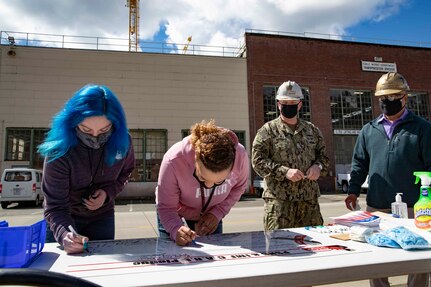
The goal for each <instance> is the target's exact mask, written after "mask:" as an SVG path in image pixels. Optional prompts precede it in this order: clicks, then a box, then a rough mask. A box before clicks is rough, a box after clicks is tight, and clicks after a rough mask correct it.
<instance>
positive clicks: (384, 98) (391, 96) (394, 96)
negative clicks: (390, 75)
mask: <svg viewBox="0 0 431 287" xmlns="http://www.w3.org/2000/svg"><path fill="white" fill-rule="evenodd" d="M404 96H405V94H393V95H387V96H381V97H379V101H384V100H389V101H391V102H392V101H395V100H399V99H402V98H403V97H404Z"/></svg>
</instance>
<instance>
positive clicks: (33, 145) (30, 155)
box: [5, 128, 48, 169]
mask: <svg viewBox="0 0 431 287" xmlns="http://www.w3.org/2000/svg"><path fill="white" fill-rule="evenodd" d="M47 131H48V129H45V128H6V153H5V161H26V162H29V164H28V166H29V167H30V168H36V169H42V168H43V157H42V156H40V155H39V153H38V152H37V147H38V146H39V145H40V144H41V143H42V142H43V140H44V139H45V135H46V133H47Z"/></svg>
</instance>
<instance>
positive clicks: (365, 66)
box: [361, 61, 397, 73]
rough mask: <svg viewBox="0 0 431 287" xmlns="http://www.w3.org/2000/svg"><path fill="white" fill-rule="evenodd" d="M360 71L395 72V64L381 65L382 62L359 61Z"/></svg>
mask: <svg viewBox="0 0 431 287" xmlns="http://www.w3.org/2000/svg"><path fill="white" fill-rule="evenodd" d="M361 63H362V71H368V72H385V73H388V72H397V64H395V63H383V62H370V61H361Z"/></svg>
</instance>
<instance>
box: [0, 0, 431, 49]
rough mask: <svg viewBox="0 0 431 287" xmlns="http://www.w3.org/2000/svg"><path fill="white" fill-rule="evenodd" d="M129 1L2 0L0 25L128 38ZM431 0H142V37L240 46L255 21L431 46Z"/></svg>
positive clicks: (267, 26)
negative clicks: (190, 39)
mask: <svg viewBox="0 0 431 287" xmlns="http://www.w3.org/2000/svg"><path fill="white" fill-rule="evenodd" d="M126 2H127V1H126V0H91V1H88V0H56V1H53V0H31V1H28V0H13V1H10V0H0V30H1V31H12V32H26V33H48V34H57V35H76V36H92V37H107V38H121V39H128V8H127V7H126V6H125V4H126ZM430 3H431V1H429V0H325V1H322V0H211V1H202V0H169V1H166V0H151V1H148V0H141V1H140V21H139V23H140V30H139V36H140V37H139V38H140V41H158V42H168V43H186V41H187V38H188V37H189V36H192V37H193V40H192V42H191V45H211V46H225V47H226V46H227V47H237V46H238V45H239V43H240V42H241V40H242V37H243V35H244V31H245V29H258V30H271V31H281V32H293V33H304V32H311V33H322V34H337V35H348V36H351V37H362V38H376V39H390V40H398V41H410V44H409V45H413V46H420V45H421V44H420V42H426V44H425V46H426V47H430V48H431V24H430V23H431V17H430V16H429V15H428V14H429V12H431V4H430ZM18 19H19V20H18ZM2 36H4V35H2ZM371 41H372V40H371ZM394 43H395V42H394Z"/></svg>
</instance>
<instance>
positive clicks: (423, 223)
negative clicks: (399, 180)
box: [413, 171, 431, 230]
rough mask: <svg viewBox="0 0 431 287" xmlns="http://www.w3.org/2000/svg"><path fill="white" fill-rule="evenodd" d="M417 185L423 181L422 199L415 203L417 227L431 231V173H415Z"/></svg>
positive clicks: (421, 188)
mask: <svg viewBox="0 0 431 287" xmlns="http://www.w3.org/2000/svg"><path fill="white" fill-rule="evenodd" d="M413 175H415V176H416V182H415V183H416V184H417V183H418V182H419V179H420V181H421V187H420V192H421V194H420V197H419V200H418V201H417V202H416V203H415V206H414V213H415V225H416V227H417V228H420V229H425V230H431V198H430V196H431V172H429V171H415V172H414V173H413Z"/></svg>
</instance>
